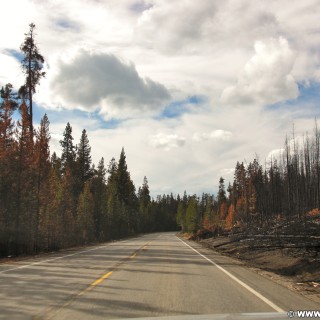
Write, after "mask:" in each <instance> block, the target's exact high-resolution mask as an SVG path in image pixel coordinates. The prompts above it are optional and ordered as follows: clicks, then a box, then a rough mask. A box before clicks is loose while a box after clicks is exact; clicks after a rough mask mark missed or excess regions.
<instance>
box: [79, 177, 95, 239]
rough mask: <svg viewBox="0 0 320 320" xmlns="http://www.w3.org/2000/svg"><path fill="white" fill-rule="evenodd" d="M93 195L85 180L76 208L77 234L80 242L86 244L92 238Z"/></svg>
mask: <svg viewBox="0 0 320 320" xmlns="http://www.w3.org/2000/svg"><path fill="white" fill-rule="evenodd" d="M93 210H94V203H93V196H92V193H91V191H90V183H89V182H86V183H85V185H84V188H83V191H82V192H81V194H80V197H79V204H78V209H77V228H76V229H77V235H78V237H79V241H80V244H86V243H88V242H91V241H93V240H94V221H93Z"/></svg>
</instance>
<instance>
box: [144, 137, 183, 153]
mask: <svg viewBox="0 0 320 320" xmlns="http://www.w3.org/2000/svg"><path fill="white" fill-rule="evenodd" d="M185 143H186V138H184V137H179V136H178V135H176V134H164V133H158V134H156V135H153V136H151V138H150V144H151V145H152V146H153V147H155V148H161V149H164V150H166V151H169V150H170V149H172V148H178V147H182V146H184V145H185Z"/></svg>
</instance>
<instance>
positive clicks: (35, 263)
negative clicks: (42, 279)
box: [0, 240, 128, 274]
mask: <svg viewBox="0 0 320 320" xmlns="http://www.w3.org/2000/svg"><path fill="white" fill-rule="evenodd" d="M126 241H128V240H120V241H116V242H114V243H110V244H107V245H105V246H99V247H95V248H92V249H89V250H83V251H77V252H75V253H71V254H67V255H65V256H61V257H57V258H52V259H46V260H41V261H37V262H33V263H30V264H26V265H23V266H19V267H15V268H10V269H6V270H3V271H0V274H2V273H6V272H9V271H14V270H18V269H24V268H28V267H32V266H35V265H37V264H41V263H46V262H51V261H56V260H60V259H64V258H68V257H72V256H76V255H78V254H81V253H86V252H89V251H94V250H99V249H103V248H106V247H108V246H112V245H116V244H119V243H121V244H122V243H125V242H126ZM0 266H1V264H0Z"/></svg>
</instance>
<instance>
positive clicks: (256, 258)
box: [198, 235, 320, 303]
mask: <svg viewBox="0 0 320 320" xmlns="http://www.w3.org/2000/svg"><path fill="white" fill-rule="evenodd" d="M274 238H275V237H272V236H271V235H264V236H252V235H251V236H248V235H246V236H220V237H212V238H209V239H202V240H198V242H199V243H201V244H202V245H203V246H205V247H207V248H210V249H213V250H216V251H218V252H220V253H222V254H225V255H228V256H231V257H233V258H237V259H240V260H241V261H243V262H245V264H246V265H247V266H249V267H251V268H252V269H254V270H255V271H256V272H258V273H260V274H262V275H263V276H265V277H268V278H271V279H272V280H274V281H277V282H278V283H280V284H282V285H284V286H286V287H288V288H290V289H292V290H295V291H298V292H300V293H301V294H303V295H306V296H308V297H309V298H310V299H312V300H314V301H317V302H319V303H320V250H319V248H318V247H317V246H310V245H308V244H307V245H306V244H305V241H306V238H305V237H295V239H293V238H292V237H287V236H284V237H282V238H281V237H280V239H281V243H280V244H277V243H279V237H278V236H277V241H275V239H274ZM307 239H308V241H309V240H310V239H311V238H310V236H309V237H308V238H307ZM314 240H316V241H317V239H313V241H314Z"/></svg>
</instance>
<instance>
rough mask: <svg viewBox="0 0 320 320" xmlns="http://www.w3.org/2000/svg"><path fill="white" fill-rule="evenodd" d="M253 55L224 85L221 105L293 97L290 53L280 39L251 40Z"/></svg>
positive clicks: (284, 42) (294, 84)
mask: <svg viewBox="0 0 320 320" xmlns="http://www.w3.org/2000/svg"><path fill="white" fill-rule="evenodd" d="M254 48H255V55H254V56H253V57H252V58H251V59H250V60H249V61H248V62H247V63H246V65H245V67H244V69H243V71H242V73H241V74H240V76H239V79H238V83H237V84H236V85H235V86H231V87H228V88H226V89H225V90H224V91H223V93H222V97H221V100H222V102H223V103H225V104H258V105H264V104H272V103H275V102H279V101H283V100H289V99H294V98H296V97H297V96H298V94H299V90H298V86H297V84H296V82H295V80H294V78H293V76H292V74H291V72H292V68H293V64H294V53H293V52H292V50H291V49H290V47H289V44H288V41H287V40H286V39H284V38H281V37H280V38H279V39H270V40H269V41H267V42H264V41H257V42H256V43H255V46H254Z"/></svg>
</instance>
